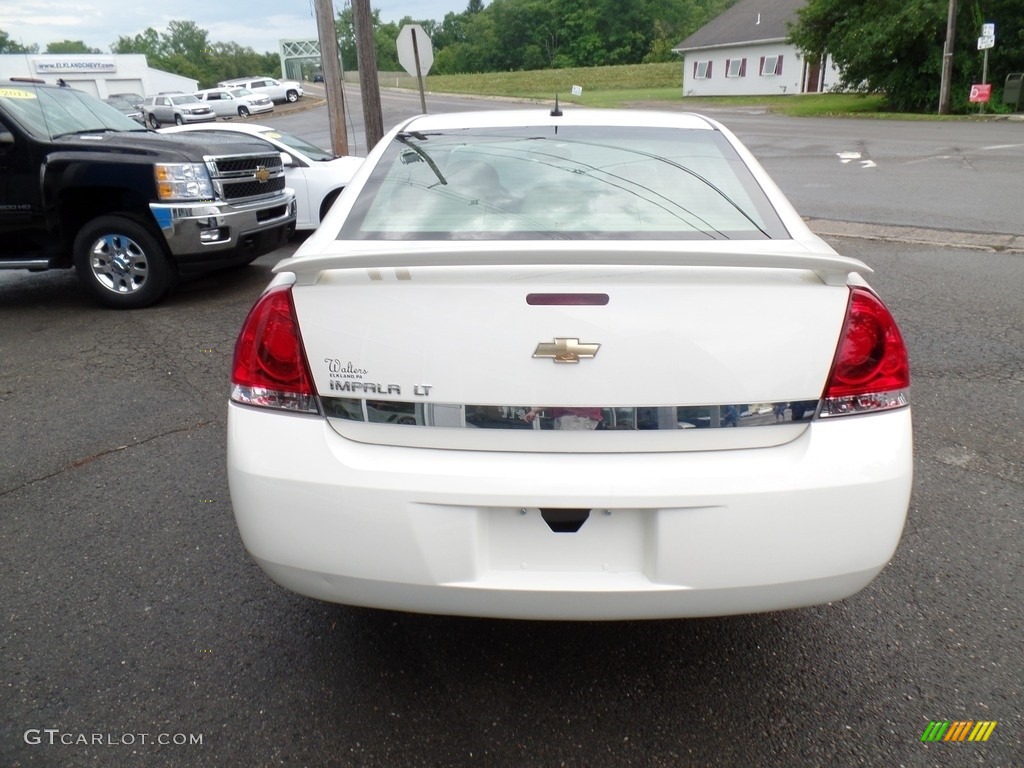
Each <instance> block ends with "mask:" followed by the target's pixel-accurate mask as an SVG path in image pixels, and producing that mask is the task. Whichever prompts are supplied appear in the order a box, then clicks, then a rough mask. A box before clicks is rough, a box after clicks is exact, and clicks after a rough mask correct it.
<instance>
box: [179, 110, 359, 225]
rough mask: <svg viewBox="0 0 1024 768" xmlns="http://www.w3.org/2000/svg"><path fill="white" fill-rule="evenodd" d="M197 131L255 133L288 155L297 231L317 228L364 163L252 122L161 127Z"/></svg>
mask: <svg viewBox="0 0 1024 768" xmlns="http://www.w3.org/2000/svg"><path fill="white" fill-rule="evenodd" d="M196 130H200V131H218V132H225V133H232V132H233V133H243V134H246V135H247V136H256V137H258V138H261V139H263V140H264V141H267V142H270V143H271V144H273V145H274V147H275V148H276V149H277V150H278V151H280V152H283V153H284V154H285V155H287V158H286V159H285V161H284V173H285V179H286V182H287V184H288V186H289V187H291V188H292V189H294V190H295V202H296V204H297V208H298V211H297V215H296V220H295V228H296V229H298V230H310V229H316V228H317V227H318V226H319V225H320V221H321V220H322V219H323V217H324V216H325V215H326V214H327V211H328V210H329V209H330V207H331V205H332V203H333V202H334V201H335V200H336V199H337V197H338V195H339V194H341V192H342V190H343V189H344V188H345V187H346V186H347V185H348V183H349V181H351V180H352V177H353V176H354V175H355V173H356V171H357V170H359V167H360V166H361V165H362V164H363V159H362V158H360V157H352V156H346V157H334V155H332V154H331V153H330V152H327V151H326V150H324V149H321V148H320V147H317V146H314V145H313V144H311V143H310V142H308V141H306V140H304V139H301V138H299V137H298V136H293V135H292V134H290V133H287V132H285V131H279V130H277V129H276V128H271V127H268V126H265V125H258V124H255V123H216V124H212V125H211V124H209V123H204V124H202V125H191V126H189V125H182V126H174V127H168V128H164V129H162V132H164V133H176V132H179V131H196Z"/></svg>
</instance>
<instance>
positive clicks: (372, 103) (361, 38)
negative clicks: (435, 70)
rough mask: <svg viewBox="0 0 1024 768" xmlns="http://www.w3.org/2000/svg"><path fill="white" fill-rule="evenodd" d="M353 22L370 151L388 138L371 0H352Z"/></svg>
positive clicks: (367, 142)
mask: <svg viewBox="0 0 1024 768" xmlns="http://www.w3.org/2000/svg"><path fill="white" fill-rule="evenodd" d="M352 24H353V26H355V30H356V55H357V56H358V57H359V92H360V94H361V95H362V97H363V123H364V124H365V126H366V151H367V153H369V152H370V150H372V149H373V148H374V147H375V146H376V145H377V142H378V141H380V140H381V139H382V138H384V117H383V114H382V112H381V106H380V81H379V80H378V79H377V43H376V41H375V40H374V39H373V17H372V16H371V15H370V0H352Z"/></svg>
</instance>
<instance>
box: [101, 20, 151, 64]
mask: <svg viewBox="0 0 1024 768" xmlns="http://www.w3.org/2000/svg"><path fill="white" fill-rule="evenodd" d="M110 50H111V52H112V53H141V54H142V55H144V56H146V57H148V58H150V59H152V58H156V57H158V56H161V55H163V42H162V41H161V39H160V33H159V32H157V31H156V30H155V29H153V28H152V27H147V28H146V30H145V31H144V32H140V33H139V34H137V35H135V36H134V37H124V36H122V37H119V38H117V40H115V41H114V42H113V44H112V45H111V46H110Z"/></svg>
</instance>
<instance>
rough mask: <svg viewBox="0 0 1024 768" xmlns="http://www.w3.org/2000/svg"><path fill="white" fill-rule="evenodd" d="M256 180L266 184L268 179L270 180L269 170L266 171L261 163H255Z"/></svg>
mask: <svg viewBox="0 0 1024 768" xmlns="http://www.w3.org/2000/svg"><path fill="white" fill-rule="evenodd" d="M256 181H258V182H259V183H260V184H266V183H267V182H268V181H270V171H268V170H267V169H266V168H265V167H264V166H262V165H257V166H256Z"/></svg>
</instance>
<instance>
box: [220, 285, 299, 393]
mask: <svg viewBox="0 0 1024 768" xmlns="http://www.w3.org/2000/svg"><path fill="white" fill-rule="evenodd" d="M311 381H312V379H311V377H310V375H309V366H308V365H306V355H305V353H304V352H303V350H302V337H301V336H300V335H299V322H298V320H297V319H296V316H295V307H294V305H293V304H292V294H291V289H290V287H281V288H274V289H273V290H270V291H267V293H265V294H263V296H261V297H260V299H259V300H258V301H257V302H256V304H255V305H254V306H253V308H252V309H251V310H250V311H249V316H248V317H246V318H245V323H243V324H242V331H241V333H240V334H239V335H238V342H237V343H236V344H235V356H234V360H233V361H232V365H231V399H232V400H233V401H235V402H236V403H243V404H244V405H255V406H259V407H262V408H280V409H282V410H286V411H298V412H301V413H318V412H319V411H318V409H317V401H316V395H315V393H314V392H313V386H312V384H311Z"/></svg>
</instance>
